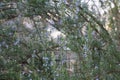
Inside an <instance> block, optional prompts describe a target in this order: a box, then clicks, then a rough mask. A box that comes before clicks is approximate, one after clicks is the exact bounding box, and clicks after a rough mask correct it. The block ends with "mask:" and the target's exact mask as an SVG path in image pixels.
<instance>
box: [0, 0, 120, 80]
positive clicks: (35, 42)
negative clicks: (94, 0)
mask: <svg viewBox="0 0 120 80" xmlns="http://www.w3.org/2000/svg"><path fill="white" fill-rule="evenodd" d="M7 1H8V0H4V1H1V2H2V3H0V10H1V12H0V23H1V24H0V80H30V79H32V80H43V79H44V80H54V79H55V80H89V79H90V80H97V79H99V80H119V79H120V76H119V75H120V74H119V73H120V55H119V54H120V50H119V47H120V44H119V41H120V39H119V29H120V28H119V26H120V24H119V16H118V15H119V13H118V12H117V9H118V8H119V6H120V5H119V4H117V3H115V2H114V1H113V2H112V1H111V3H113V4H114V5H115V7H114V8H112V9H110V10H111V11H110V14H108V15H109V16H106V15H104V16H105V17H106V19H108V20H106V22H104V21H105V20H104V18H102V17H101V16H103V15H101V14H99V11H98V12H97V11H96V9H98V8H95V9H90V5H89V4H88V3H86V2H81V1H80V2H79V4H78V2H77V0H74V1H73V2H69V0H67V1H66V2H62V1H53V2H52V0H28V1H26V2H24V1H23V0H22V1H21V0H18V1H14V0H12V2H13V3H14V4H16V6H17V7H16V9H13V8H12V7H9V6H11V5H8V4H10V2H11V1H10V2H7ZM70 1H72V0H70ZM100 1H101V7H104V8H105V7H107V6H108V4H109V3H110V2H109V1H108V2H106V4H107V6H105V3H104V4H103V3H102V2H104V1H102V0H100ZM12 2H11V3H12ZM109 6H110V5H109ZM17 11H18V12H21V13H19V14H18V12H17ZM112 11H113V12H112ZM114 12H115V13H114ZM116 14H117V16H115V15H116ZM17 16H18V17H17ZM36 16H38V17H39V18H40V20H38V21H35V20H34V18H35V17H36ZM24 17H29V18H30V19H31V20H32V21H33V23H34V24H33V25H34V26H33V29H32V28H31V31H30V30H28V31H27V27H26V29H25V28H23V29H21V28H22V27H24V26H23V25H22V23H23V22H21V21H22V19H23V18H24ZM14 18H16V19H14ZM19 18H20V19H19ZM13 19H14V21H15V22H17V23H16V26H13V25H12V27H11V26H10V25H9V24H8V25H7V26H6V25H5V22H6V23H7V20H8V23H9V21H10V20H13ZM114 19H115V20H114ZM19 20H20V22H19ZM52 21H53V23H52ZM2 22H3V24H2ZM11 22H12V21H11ZM102 22H104V23H106V24H107V22H109V26H110V28H112V29H111V31H108V30H106V28H105V25H106V24H104V23H102ZM39 23H42V24H43V25H42V24H40V25H37V24H39ZM49 23H50V24H49ZM48 24H49V25H50V26H51V25H52V26H53V27H54V28H55V29H57V30H59V31H61V32H63V33H64V34H65V37H63V38H61V37H60V39H58V42H57V39H51V36H50V34H49V33H48V32H47V30H46V26H48ZM28 25H29V23H28ZM42 26H44V27H42ZM41 27H42V28H41ZM28 28H29V27H28ZM20 30H21V31H20ZM21 36H22V37H21ZM55 41H56V42H55ZM59 41H61V42H59ZM64 47H67V48H69V49H70V51H71V52H74V53H77V58H78V59H76V60H77V61H76V63H75V64H74V61H73V62H72V60H74V59H72V60H70V61H69V62H67V61H68V59H67V60H66V61H65V59H64V58H65V57H66V55H62V54H63V53H67V50H64ZM57 51H60V53H58V54H56V52H57ZM68 53H69V52H68ZM56 57H57V58H56ZM67 57H68V58H69V57H70V55H69V54H68V56H67ZM72 57H73V56H72ZM59 58H60V59H59ZM70 62H71V63H70ZM71 65H74V71H73V72H72V71H70V70H67V69H68V67H70V68H71Z"/></svg>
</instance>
